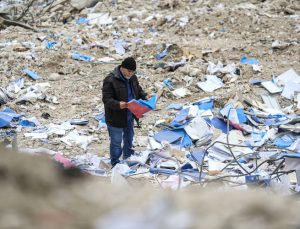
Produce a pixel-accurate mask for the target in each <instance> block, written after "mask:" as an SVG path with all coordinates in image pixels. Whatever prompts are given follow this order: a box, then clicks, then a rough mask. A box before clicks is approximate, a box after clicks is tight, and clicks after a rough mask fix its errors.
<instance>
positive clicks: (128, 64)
mask: <svg viewBox="0 0 300 229" xmlns="http://www.w3.org/2000/svg"><path fill="white" fill-rule="evenodd" d="M121 67H123V68H127V69H129V70H131V71H135V70H136V62H135V60H134V58H133V57H127V58H125V59H124V60H123V62H122V64H121Z"/></svg>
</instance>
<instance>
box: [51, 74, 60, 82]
mask: <svg viewBox="0 0 300 229" xmlns="http://www.w3.org/2000/svg"><path fill="white" fill-rule="evenodd" d="M60 79H61V76H60V75H59V74H57V73H51V74H50V76H49V80H50V81H58V80H60Z"/></svg>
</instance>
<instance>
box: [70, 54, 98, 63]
mask: <svg viewBox="0 0 300 229" xmlns="http://www.w3.org/2000/svg"><path fill="white" fill-rule="evenodd" d="M71 57H72V59H74V60H83V61H92V59H93V57H92V56H90V55H82V54H79V53H73V54H72V56H71Z"/></svg>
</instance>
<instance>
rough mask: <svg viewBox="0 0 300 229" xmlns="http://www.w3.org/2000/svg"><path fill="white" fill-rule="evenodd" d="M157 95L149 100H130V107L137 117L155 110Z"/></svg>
mask: <svg viewBox="0 0 300 229" xmlns="http://www.w3.org/2000/svg"><path fill="white" fill-rule="evenodd" d="M156 99H157V97H156V96H152V97H151V98H150V99H149V100H142V99H139V100H135V99H133V100H131V101H129V102H128V109H129V110H130V111H131V112H132V113H133V114H134V115H135V116H136V117H137V118H141V117H142V116H143V114H145V113H147V112H148V111H151V110H154V108H155V104H156Z"/></svg>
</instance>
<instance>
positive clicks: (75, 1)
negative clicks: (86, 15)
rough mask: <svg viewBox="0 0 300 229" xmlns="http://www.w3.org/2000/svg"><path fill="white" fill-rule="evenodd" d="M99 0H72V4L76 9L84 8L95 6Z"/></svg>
mask: <svg viewBox="0 0 300 229" xmlns="http://www.w3.org/2000/svg"><path fill="white" fill-rule="evenodd" d="M98 2H99V0H71V2H70V4H71V6H72V7H74V8H75V9H76V10H82V9H84V8H89V7H93V6H95V5H96V4H97V3H98Z"/></svg>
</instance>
